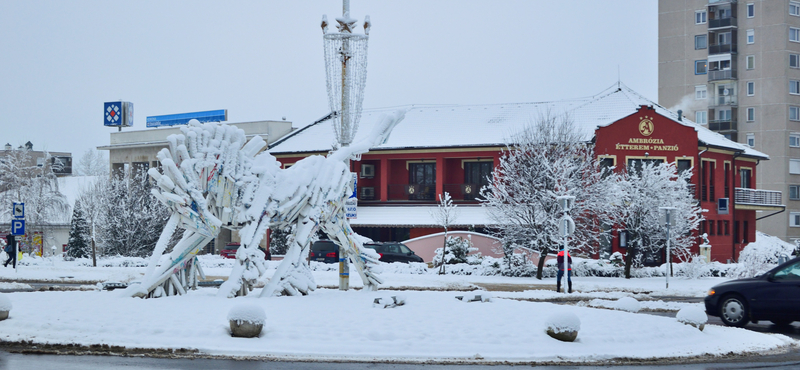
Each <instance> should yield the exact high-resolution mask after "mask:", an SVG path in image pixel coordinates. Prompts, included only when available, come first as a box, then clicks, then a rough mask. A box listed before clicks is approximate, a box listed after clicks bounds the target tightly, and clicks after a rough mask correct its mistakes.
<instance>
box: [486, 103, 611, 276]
mask: <svg viewBox="0 0 800 370" xmlns="http://www.w3.org/2000/svg"><path fill="white" fill-rule="evenodd" d="M586 140H587V138H585V137H582V135H581V134H580V133H579V132H578V131H577V130H576V129H575V127H574V125H573V123H572V120H571V119H570V118H569V117H568V116H566V115H561V116H554V115H551V114H547V115H543V116H542V117H540V118H539V119H538V120H537V121H536V122H534V123H532V124H531V125H529V126H528V127H527V128H526V129H525V130H523V131H522V132H521V133H519V134H517V135H514V136H512V137H511V138H510V139H509V142H510V144H509V145H508V147H507V149H506V150H505V151H504V153H503V154H504V155H503V156H502V157H500V164H499V166H497V167H496V168H495V171H494V173H493V177H494V178H493V179H492V181H491V183H490V185H489V186H488V187H484V188H483V189H481V196H482V197H483V198H484V200H483V205H484V206H485V207H486V208H487V210H488V212H489V215H490V217H491V219H492V220H493V221H494V222H495V224H496V225H497V232H496V233H495V234H496V236H497V237H499V238H500V239H501V240H502V245H503V253H504V255H505V258H504V259H505V261H506V264H507V266H508V268H509V269H511V267H512V262H513V253H514V250H515V249H517V248H523V249H527V250H530V251H535V252H538V253H539V255H540V256H542V257H544V256H546V255H547V254H548V253H550V252H555V251H557V250H558V248H559V246H561V245H563V239H562V236H560V235H559V233H558V220H559V219H560V217H561V216H562V214H563V212H562V210H561V207H560V206H559V205H558V201H557V197H558V196H563V195H571V196H574V197H575V201H574V206H573V208H572V210H571V212H570V216H571V217H572V219H573V220H574V221H575V225H576V231H575V234H574V235H573V236H571V237H570V239H569V243H570V249H571V250H577V251H590V250H592V249H593V248H594V247H595V246H596V245H598V242H599V238H600V236H601V235H602V233H601V228H600V225H601V223H603V222H605V223H610V224H613V223H615V218H614V214H613V213H612V212H611V210H612V207H611V206H610V205H611V204H612V203H613V202H615V201H616V199H617V198H618V196H619V195H618V193H619V191H620V190H621V188H620V186H619V176H618V175H616V174H614V173H613V172H612V171H610V170H609V169H604V168H603V167H602V166H601V165H600V162H599V161H598V160H597V159H596V158H595V154H594V151H593V149H592V146H591V145H589V144H588V143H587V142H586ZM544 260H545V259H544V258H540V259H539V266H538V272H537V276H536V277H537V278H538V279H541V278H542V271H543V269H544Z"/></svg>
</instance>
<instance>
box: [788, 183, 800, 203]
mask: <svg viewBox="0 0 800 370" xmlns="http://www.w3.org/2000/svg"><path fill="white" fill-rule="evenodd" d="M792 188H794V193H795V197H792ZM789 200H800V185H789Z"/></svg>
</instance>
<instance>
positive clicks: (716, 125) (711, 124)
mask: <svg viewBox="0 0 800 370" xmlns="http://www.w3.org/2000/svg"><path fill="white" fill-rule="evenodd" d="M708 129H709V130H711V131H736V130H738V128H737V125H736V118H727V119H714V120H710V121H708Z"/></svg>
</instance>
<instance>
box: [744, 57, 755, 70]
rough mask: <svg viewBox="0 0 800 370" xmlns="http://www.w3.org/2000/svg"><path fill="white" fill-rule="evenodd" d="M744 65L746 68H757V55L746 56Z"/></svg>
mask: <svg viewBox="0 0 800 370" xmlns="http://www.w3.org/2000/svg"><path fill="white" fill-rule="evenodd" d="M744 66H745V68H746V69H756V56H755V55H748V56H746V57H745V63H744Z"/></svg>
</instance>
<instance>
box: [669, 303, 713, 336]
mask: <svg viewBox="0 0 800 370" xmlns="http://www.w3.org/2000/svg"><path fill="white" fill-rule="evenodd" d="M675 319H676V320H678V322H680V323H683V324H687V325H691V326H694V327H696V328H698V329H700V330H703V327H704V326H705V324H706V323H707V322H708V316H707V315H706V312H705V311H704V310H703V309H702V308H700V307H699V306H691V307H684V308H681V310H680V311H678V314H677V315H675Z"/></svg>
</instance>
